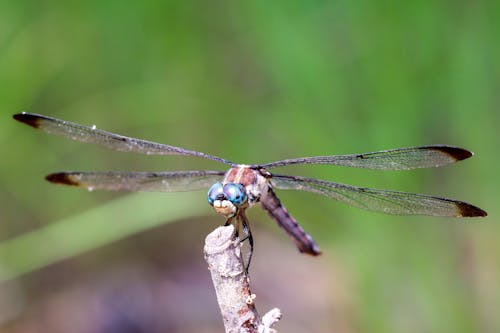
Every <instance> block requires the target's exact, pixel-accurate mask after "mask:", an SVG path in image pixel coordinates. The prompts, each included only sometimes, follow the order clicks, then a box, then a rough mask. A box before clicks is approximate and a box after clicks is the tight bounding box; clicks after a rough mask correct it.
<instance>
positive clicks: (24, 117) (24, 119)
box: [12, 112, 42, 128]
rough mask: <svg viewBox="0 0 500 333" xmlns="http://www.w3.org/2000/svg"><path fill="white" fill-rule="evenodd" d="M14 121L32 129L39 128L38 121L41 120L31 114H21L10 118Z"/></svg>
mask: <svg viewBox="0 0 500 333" xmlns="http://www.w3.org/2000/svg"><path fill="white" fill-rule="evenodd" d="M12 118H14V119H15V120H17V121H19V122H21V123H24V124H26V125H30V126H31V127H34V128H39V127H40V120H41V119H42V118H41V117H40V116H38V115H36V114H32V113H26V112H21V113H17V114H15V115H13V116H12Z"/></svg>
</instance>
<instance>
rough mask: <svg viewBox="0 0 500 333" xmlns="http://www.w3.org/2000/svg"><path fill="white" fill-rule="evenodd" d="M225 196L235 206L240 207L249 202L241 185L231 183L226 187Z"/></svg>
mask: <svg viewBox="0 0 500 333" xmlns="http://www.w3.org/2000/svg"><path fill="white" fill-rule="evenodd" d="M224 194H225V195H226V197H227V200H229V201H231V202H232V203H233V204H234V205H235V206H240V205H241V204H243V203H245V202H246V200H247V192H246V191H245V187H244V186H243V185H241V184H237V183H229V184H226V185H224Z"/></svg>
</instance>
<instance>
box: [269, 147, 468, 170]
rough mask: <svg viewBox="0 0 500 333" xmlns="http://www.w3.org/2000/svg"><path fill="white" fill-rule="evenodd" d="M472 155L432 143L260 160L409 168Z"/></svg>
mask: <svg viewBox="0 0 500 333" xmlns="http://www.w3.org/2000/svg"><path fill="white" fill-rule="evenodd" d="M472 155H473V153H472V152H470V151H468V150H466V149H463V148H459V147H452V146H446V145H434V146H422V147H411V148H398V149H391V150H383V151H377V152H372V153H364V154H352V155H332V156H315V157H302V158H295V159H288V160H283V161H277V162H272V163H267V164H263V165H262V167H264V168H274V167H278V166H286V165H291V164H333V165H341V166H348V167H355V168H366V169H380V170H411V169H418V168H431V167H440V166H444V165H447V164H450V163H454V162H457V161H461V160H464V159H466V158H469V157H471V156H472Z"/></svg>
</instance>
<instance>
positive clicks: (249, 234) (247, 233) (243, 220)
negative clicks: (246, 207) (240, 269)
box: [239, 211, 253, 274]
mask: <svg viewBox="0 0 500 333" xmlns="http://www.w3.org/2000/svg"><path fill="white" fill-rule="evenodd" d="M239 216H240V218H241V225H242V227H243V231H244V232H245V238H243V239H242V240H241V241H242V242H244V241H245V240H247V239H248V244H249V245H250V251H249V253H248V257H247V260H246V264H245V271H246V272H247V274H248V269H249V268H250V261H251V260H252V256H253V236H252V230H250V223H249V222H248V219H247V216H246V215H245V212H243V211H242V212H241V213H240V214H239Z"/></svg>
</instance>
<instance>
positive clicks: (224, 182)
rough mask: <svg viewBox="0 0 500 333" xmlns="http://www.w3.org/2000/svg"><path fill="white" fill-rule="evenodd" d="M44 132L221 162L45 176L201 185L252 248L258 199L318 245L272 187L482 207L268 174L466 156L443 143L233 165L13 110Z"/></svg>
mask: <svg viewBox="0 0 500 333" xmlns="http://www.w3.org/2000/svg"><path fill="white" fill-rule="evenodd" d="M13 118H14V119H15V120H18V121H20V122H22V123H24V124H27V125H29V126H31V127H34V128H36V129H39V130H42V131H44V132H47V133H50V134H54V135H59V136H62V137H65V138H68V139H71V140H75V141H80V142H85V143H92V144H97V145H100V146H103V147H105V148H108V149H112V150H116V151H122V152H129V153H139V154H146V155H184V156H195V157H201V158H205V159H209V160H212V161H216V162H219V163H222V164H225V165H227V166H228V167H229V170H227V171H219V170H196V171H166V172H129V171H104V172H81V171H76V172H75V171H65V172H57V173H52V174H49V175H48V176H46V179H47V180H48V181H49V182H52V183H57V184H63V185H70V186H77V187H83V188H86V189H88V190H94V189H99V190H111V191H120V190H123V191H155V192H179V191H195V190H202V189H205V190H206V189H208V203H209V204H210V205H211V206H212V207H213V209H214V210H215V212H216V213H218V214H220V215H222V216H224V217H225V219H226V223H225V225H229V224H234V225H236V227H237V228H236V230H238V228H239V226H242V228H243V230H244V232H245V234H246V237H245V238H244V239H248V241H249V245H250V256H249V259H248V261H247V267H248V265H249V264H250V258H251V255H252V253H253V247H254V242H253V237H252V233H251V230H250V224H249V221H248V218H247V216H246V213H245V211H246V209H247V208H249V207H252V206H255V205H257V204H260V206H261V207H262V208H263V209H264V210H265V211H266V212H267V213H268V214H269V216H270V217H271V218H272V219H274V220H275V221H276V222H277V224H278V225H279V226H280V227H281V228H283V229H284V230H285V231H286V233H287V234H288V235H289V236H290V237H291V239H292V240H293V241H294V242H295V244H296V246H297V248H298V250H299V251H300V252H302V253H306V254H309V255H313V256H317V255H319V254H321V251H320V249H319V247H318V245H317V244H316V242H315V241H314V240H313V238H312V237H311V236H310V235H309V234H308V233H307V232H306V231H305V230H304V229H303V228H302V227H301V226H300V225H299V224H298V223H297V221H296V220H295V218H293V217H292V216H291V215H290V213H289V212H288V210H287V209H286V208H285V206H284V205H283V204H282V203H281V201H280V200H279V198H278V197H277V195H276V193H275V190H301V191H307V192H312V193H316V194H320V195H323V196H326V197H328V198H331V199H334V200H338V201H341V202H344V203H347V204H349V205H352V206H355V207H359V208H363V209H367V210H372V211H379V212H383V213H386V214H395V215H430V216H445V217H481V216H486V215H487V213H486V212H485V211H484V210H482V209H481V208H479V207H476V206H474V205H472V204H469V203H466V202H463V201H458V200H453V199H448V198H441V197H437V196H431V195H424V194H415V193H407V192H399V191H391V190H385V189H373V188H367V187H358V186H353V185H347V184H341V183H336V182H331V181H326V180H319V179H314V178H306V177H301V176H291V175H283V174H276V173H271V172H270V171H269V170H270V169H273V168H276V167H285V166H289V165H297V164H329V165H338V166H346V167H355V168H365V169H376V170H411V169H417V168H430V167H441V166H445V165H448V164H451V163H454V162H458V161H461V160H464V159H467V158H469V157H472V156H473V153H472V152H470V151H468V150H466V149H463V148H459V147H454V146H449V145H429V146H419V147H410V148H397V149H391V150H382V151H376V152H370V153H363V154H350V155H330V156H314V157H302V158H292V159H286V160H281V161H276V162H270V163H264V164H249V165H247V164H238V163H233V162H231V161H229V160H226V159H224V158H221V157H218V156H214V155H209V154H206V153H202V152H198V151H194V150H188V149H184V148H180V147H175V146H170V145H166V144H161V143H156V142H152V141H147V140H141V139H136V138H132V137H127V136H123V135H119V134H115V133H111V132H108V131H104V130H101V129H98V128H96V126H95V125H94V126H84V125H80V124H77V123H73V122H69V121H65V120H61V119H56V118H52V117H48V116H44V115H40V114H34V113H26V112H23V113H18V114H15V115H14V116H13Z"/></svg>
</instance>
